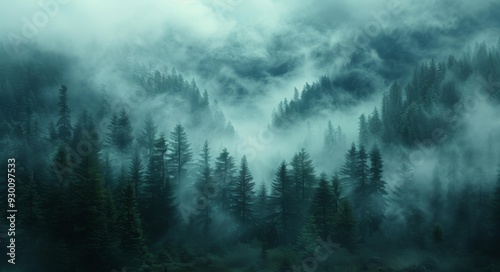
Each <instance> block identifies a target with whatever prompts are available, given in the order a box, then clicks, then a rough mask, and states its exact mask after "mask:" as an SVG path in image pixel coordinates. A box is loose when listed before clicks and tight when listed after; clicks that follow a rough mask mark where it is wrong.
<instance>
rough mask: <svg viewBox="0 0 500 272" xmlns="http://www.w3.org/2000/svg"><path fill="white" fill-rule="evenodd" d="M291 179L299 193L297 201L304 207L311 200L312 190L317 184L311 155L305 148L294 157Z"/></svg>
mask: <svg viewBox="0 0 500 272" xmlns="http://www.w3.org/2000/svg"><path fill="white" fill-rule="evenodd" d="M290 165H291V166H292V171H291V178H292V180H293V182H294V186H295V188H296V191H297V199H299V200H300V201H301V202H302V203H304V205H306V204H307V201H308V200H309V199H310V194H311V188H312V186H313V185H314V182H315V176H314V175H315V174H314V166H313V163H312V160H311V158H310V155H309V153H307V152H306V151H305V149H304V148H302V149H301V150H300V152H299V153H296V154H295V155H294V156H293V159H292V161H291V163H290Z"/></svg>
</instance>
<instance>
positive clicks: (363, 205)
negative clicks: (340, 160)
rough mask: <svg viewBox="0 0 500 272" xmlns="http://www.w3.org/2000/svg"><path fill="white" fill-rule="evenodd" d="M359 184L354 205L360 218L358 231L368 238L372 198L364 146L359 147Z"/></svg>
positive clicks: (355, 192)
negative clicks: (370, 200) (370, 198)
mask: <svg viewBox="0 0 500 272" xmlns="http://www.w3.org/2000/svg"><path fill="white" fill-rule="evenodd" d="M356 170H357V177H358V180H357V184H356V187H355V189H354V197H353V200H354V203H355V205H356V206H355V211H356V214H357V218H358V223H359V225H358V231H359V233H360V235H361V238H363V239H364V238H366V236H367V235H368V233H369V224H370V214H369V206H370V203H369V197H370V186H369V180H368V177H369V168H368V154H367V153H366V151H365V147H364V146H360V147H359V151H358V154H357V167H356Z"/></svg>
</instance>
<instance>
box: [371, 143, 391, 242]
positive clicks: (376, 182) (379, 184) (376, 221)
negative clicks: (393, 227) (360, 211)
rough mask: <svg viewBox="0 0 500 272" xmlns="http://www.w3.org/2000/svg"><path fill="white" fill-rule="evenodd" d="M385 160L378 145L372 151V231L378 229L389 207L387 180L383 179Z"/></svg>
mask: <svg viewBox="0 0 500 272" xmlns="http://www.w3.org/2000/svg"><path fill="white" fill-rule="evenodd" d="M383 167H384V162H383V160H382V155H381V154H380V150H379V149H378V147H377V146H374V147H373V148H372V150H371V152H370V172H369V194H370V195H369V198H370V199H369V202H370V205H369V209H370V215H369V216H370V233H373V232H375V231H378V230H379V229H380V225H381V223H382V221H383V220H384V218H385V211H386V209H387V206H388V205H387V200H386V196H387V191H386V190H385V185H386V182H385V181H384V180H382V173H383Z"/></svg>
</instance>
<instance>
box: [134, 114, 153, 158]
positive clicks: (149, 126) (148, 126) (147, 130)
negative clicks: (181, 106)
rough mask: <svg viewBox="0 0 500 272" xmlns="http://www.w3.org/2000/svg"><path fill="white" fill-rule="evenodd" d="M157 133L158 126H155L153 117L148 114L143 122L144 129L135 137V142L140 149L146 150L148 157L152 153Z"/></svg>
mask: <svg viewBox="0 0 500 272" xmlns="http://www.w3.org/2000/svg"><path fill="white" fill-rule="evenodd" d="M157 132H158V126H156V125H155V123H154V121H153V117H152V116H151V114H150V113H148V114H147V115H146V118H145V120H144V128H143V129H142V131H141V132H140V133H139V135H138V137H137V142H138V143H139V145H140V146H141V147H142V148H145V149H146V153H147V154H148V155H150V154H152V152H153V148H154V142H155V139H156V133H157Z"/></svg>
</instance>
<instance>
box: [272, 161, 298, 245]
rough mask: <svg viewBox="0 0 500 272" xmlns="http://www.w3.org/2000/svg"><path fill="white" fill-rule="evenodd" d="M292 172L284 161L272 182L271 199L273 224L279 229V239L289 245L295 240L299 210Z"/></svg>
mask: <svg viewBox="0 0 500 272" xmlns="http://www.w3.org/2000/svg"><path fill="white" fill-rule="evenodd" d="M293 187H294V186H293V183H292V180H291V179H290V174H289V172H288V170H287V167H286V162H285V161H283V162H282V163H281V164H280V166H279V167H278V169H277V171H276V175H275V178H274V181H273V184H272V192H271V199H272V201H273V204H272V206H273V208H272V210H273V214H272V217H273V224H274V225H275V226H276V227H277V230H278V240H279V241H280V242H281V244H283V245H289V244H291V243H293V242H294V239H295V237H294V235H295V233H294V231H295V229H294V228H295V227H296V226H295V224H294V222H295V220H296V219H297V214H296V212H297V210H296V207H295V202H294V197H293V196H294V195H295V192H294V190H293Z"/></svg>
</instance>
